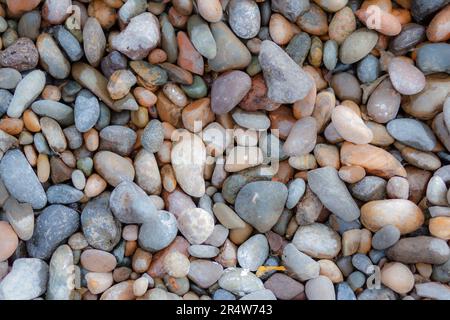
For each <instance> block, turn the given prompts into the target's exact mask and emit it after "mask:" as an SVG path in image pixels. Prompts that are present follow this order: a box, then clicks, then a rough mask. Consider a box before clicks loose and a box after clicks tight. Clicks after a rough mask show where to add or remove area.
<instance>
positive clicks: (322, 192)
mask: <svg viewBox="0 0 450 320" xmlns="http://www.w3.org/2000/svg"><path fill="white" fill-rule="evenodd" d="M308 183H309V187H310V188H311V190H312V191H313V192H314V193H315V194H316V195H317V197H319V199H320V201H321V202H322V203H323V205H324V206H325V207H327V208H328V210H330V211H331V212H333V213H334V214H336V215H337V216H338V217H340V218H341V219H344V220H345V221H353V220H355V219H357V218H358V217H359V215H360V212H359V208H358V206H357V205H356V203H355V201H354V200H353V198H352V196H351V195H350V193H349V192H348V189H347V187H346V186H345V184H344V182H343V181H342V180H341V179H340V178H339V175H338V172H337V170H336V169H335V168H332V167H324V168H320V169H316V170H312V171H309V172H308ZM343 199H345V200H343Z"/></svg>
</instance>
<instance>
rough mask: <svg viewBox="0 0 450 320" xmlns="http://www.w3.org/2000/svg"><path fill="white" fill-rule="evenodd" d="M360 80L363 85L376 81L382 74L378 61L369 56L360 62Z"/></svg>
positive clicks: (358, 69)
mask: <svg viewBox="0 0 450 320" xmlns="http://www.w3.org/2000/svg"><path fill="white" fill-rule="evenodd" d="M357 73H358V79H359V80H360V81H361V82H363V83H370V82H372V81H375V80H376V79H377V78H378V76H379V74H380V63H379V61H378V59H377V58H376V57H375V56H373V55H371V54H369V55H368V56H366V57H365V58H364V59H362V60H361V61H360V62H358V68H357Z"/></svg>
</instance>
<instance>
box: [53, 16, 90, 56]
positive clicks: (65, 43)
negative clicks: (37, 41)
mask: <svg viewBox="0 0 450 320" xmlns="http://www.w3.org/2000/svg"><path fill="white" fill-rule="evenodd" d="M51 32H52V34H53V36H54V37H55V39H56V41H57V42H58V44H59V46H60V47H61V48H62V49H63V50H64V52H65V53H66V55H67V57H69V59H70V60H71V61H72V62H74V61H78V60H80V59H81V58H82V57H83V55H84V51H83V49H82V48H81V45H80V43H79V42H78V40H77V38H75V36H74V35H73V34H72V33H70V31H69V30H67V29H66V28H64V27H63V26H61V25H59V26H56V27H54V28H53V29H52V31H51Z"/></svg>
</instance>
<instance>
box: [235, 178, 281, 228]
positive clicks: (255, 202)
mask: <svg viewBox="0 0 450 320" xmlns="http://www.w3.org/2000/svg"><path fill="white" fill-rule="evenodd" d="M287 195H288V190H287V188H286V186H285V185H284V184H282V183H280V182H274V181H256V182H251V183H249V184H247V185H245V186H244V187H243V188H242V189H241V190H240V191H239V193H238V195H237V197H236V203H235V206H234V209H235V211H236V213H237V214H238V215H239V216H240V217H241V218H242V219H244V220H245V221H246V222H247V223H249V224H251V225H252V226H254V227H255V228H256V229H257V230H258V231H259V232H261V233H264V232H267V231H269V230H270V229H271V228H272V227H273V226H274V225H275V224H276V223H277V221H278V218H279V217H280V215H281V213H282V212H283V208H284V205H285V203H286V199H287Z"/></svg>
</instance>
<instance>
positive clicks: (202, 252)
mask: <svg viewBox="0 0 450 320" xmlns="http://www.w3.org/2000/svg"><path fill="white" fill-rule="evenodd" d="M188 250H189V254H190V255H191V256H194V257H196V258H200V259H208V258H214V257H216V256H217V255H218V254H219V249H218V248H216V247H214V246H208V245H192V246H190V247H189V249H188Z"/></svg>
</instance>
